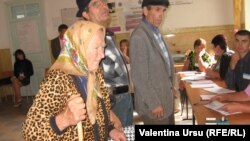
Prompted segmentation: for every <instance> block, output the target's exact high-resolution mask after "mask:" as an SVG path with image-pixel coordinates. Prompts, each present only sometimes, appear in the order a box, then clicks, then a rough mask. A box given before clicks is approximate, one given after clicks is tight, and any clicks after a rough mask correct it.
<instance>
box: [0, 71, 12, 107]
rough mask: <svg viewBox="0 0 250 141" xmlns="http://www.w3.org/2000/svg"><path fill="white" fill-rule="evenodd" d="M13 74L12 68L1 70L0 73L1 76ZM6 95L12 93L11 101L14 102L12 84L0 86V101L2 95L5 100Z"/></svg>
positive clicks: (5, 76)
mask: <svg viewBox="0 0 250 141" xmlns="http://www.w3.org/2000/svg"><path fill="white" fill-rule="evenodd" d="M13 75H14V73H13V71H12V70H10V71H3V72H2V73H1V76H2V78H7V77H11V76H13ZM8 95H12V99H13V103H15V94H14V91H13V88H12V84H7V85H2V86H1V87H0V102H1V100H2V97H4V98H5V100H6V101H7V97H8Z"/></svg>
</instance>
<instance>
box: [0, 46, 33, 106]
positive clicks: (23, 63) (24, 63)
mask: <svg viewBox="0 0 250 141" xmlns="http://www.w3.org/2000/svg"><path fill="white" fill-rule="evenodd" d="M14 55H15V63H14V76H12V77H7V78H3V79H1V80H0V86H1V85H8V84H12V86H13V89H14V93H15V104H14V107H20V106H21V102H22V98H21V92H20V87H22V86H26V85H28V84H30V76H32V75H33V65H32V63H31V61H30V60H28V59H27V58H26V56H25V54H24V52H23V50H21V49H18V50H16V51H15V53H14Z"/></svg>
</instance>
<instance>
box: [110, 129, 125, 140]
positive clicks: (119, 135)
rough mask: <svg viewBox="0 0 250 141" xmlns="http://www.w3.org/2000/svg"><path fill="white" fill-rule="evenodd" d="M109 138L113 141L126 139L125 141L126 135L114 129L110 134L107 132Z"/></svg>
mask: <svg viewBox="0 0 250 141" xmlns="http://www.w3.org/2000/svg"><path fill="white" fill-rule="evenodd" d="M109 136H110V137H111V138H112V139H113V140H114V141H126V140H127V139H126V135H125V134H124V133H123V132H122V131H120V130H118V129H116V128H114V129H113V130H111V131H110V132H109Z"/></svg>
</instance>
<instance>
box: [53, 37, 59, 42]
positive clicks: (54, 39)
mask: <svg viewBox="0 0 250 141" xmlns="http://www.w3.org/2000/svg"><path fill="white" fill-rule="evenodd" d="M56 40H59V36H57V37H55V38H53V39H52V40H51V42H55V41H56Z"/></svg>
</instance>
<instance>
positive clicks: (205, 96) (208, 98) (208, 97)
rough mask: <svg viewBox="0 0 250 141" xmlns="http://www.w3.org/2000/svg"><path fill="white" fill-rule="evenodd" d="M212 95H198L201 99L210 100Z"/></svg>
mask: <svg viewBox="0 0 250 141" xmlns="http://www.w3.org/2000/svg"><path fill="white" fill-rule="evenodd" d="M214 96H215V95H211V94H202V95H200V98H201V100H210V99H211V98H212V97H214Z"/></svg>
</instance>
